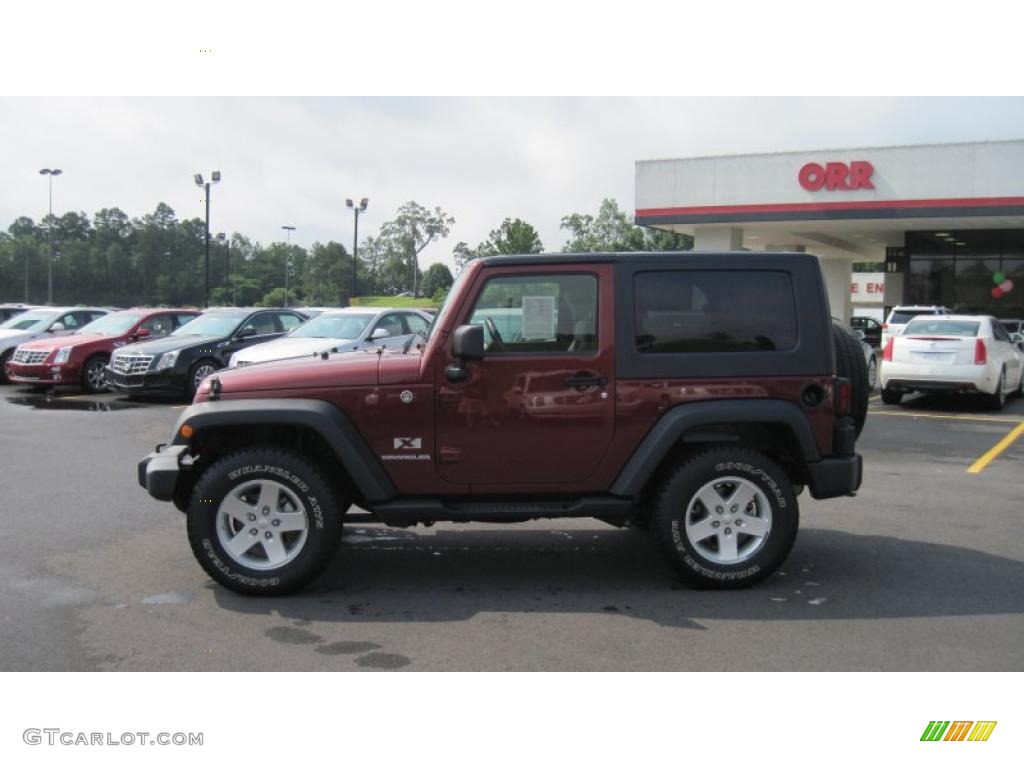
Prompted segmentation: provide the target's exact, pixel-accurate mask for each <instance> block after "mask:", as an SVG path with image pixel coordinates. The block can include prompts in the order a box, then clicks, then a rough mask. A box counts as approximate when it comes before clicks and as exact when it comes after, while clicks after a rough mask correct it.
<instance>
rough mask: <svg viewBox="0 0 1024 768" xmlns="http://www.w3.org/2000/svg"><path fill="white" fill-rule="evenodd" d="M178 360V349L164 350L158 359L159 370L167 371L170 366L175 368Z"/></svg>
mask: <svg viewBox="0 0 1024 768" xmlns="http://www.w3.org/2000/svg"><path fill="white" fill-rule="evenodd" d="M176 362H178V350H174V351H173V352H164V353H163V354H162V355H160V359H159V360H158V361H157V364H156V369H157V370H158V371H166V370H167V369H168V368H173V367H174V364H175V363H176Z"/></svg>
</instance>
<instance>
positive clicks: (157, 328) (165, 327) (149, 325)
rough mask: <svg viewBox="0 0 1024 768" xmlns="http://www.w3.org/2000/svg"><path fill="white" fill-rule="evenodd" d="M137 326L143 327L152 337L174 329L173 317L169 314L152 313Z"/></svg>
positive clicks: (165, 333)
mask: <svg viewBox="0 0 1024 768" xmlns="http://www.w3.org/2000/svg"><path fill="white" fill-rule="evenodd" d="M139 328H145V329H146V330H147V331H149V335H150V336H153V337H156V336H166V335H167V334H169V333H170V332H171V331H173V330H174V318H173V317H172V316H171V315H153V316H152V317H148V318H146V319H145V320H143V321H142V324H141V325H140V326H139Z"/></svg>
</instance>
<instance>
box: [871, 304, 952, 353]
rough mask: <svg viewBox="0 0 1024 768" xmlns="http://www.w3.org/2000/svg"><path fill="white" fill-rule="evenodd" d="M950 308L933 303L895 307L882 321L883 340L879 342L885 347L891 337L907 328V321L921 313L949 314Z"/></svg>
mask: <svg viewBox="0 0 1024 768" xmlns="http://www.w3.org/2000/svg"><path fill="white" fill-rule="evenodd" d="M948 314H950V310H949V309H947V308H946V307H940V306H938V305H937V304H933V305H932V306H930V307H925V306H918V305H916V304H915V305H912V306H910V305H901V306H898V307H893V308H892V310H891V311H890V312H889V316H888V317H887V318H885V322H884V323H882V340H881V341H880V342H879V346H881V348H882V349H885V345H886V344H887V343H888V341H889V339H890V338H892V337H893V336H899V335H900V333H901V332H902V331H903V329H904V328H906V326H907V323H909V322H910V321H911V320H913V319H914V318H915V317H919V316H920V315H948Z"/></svg>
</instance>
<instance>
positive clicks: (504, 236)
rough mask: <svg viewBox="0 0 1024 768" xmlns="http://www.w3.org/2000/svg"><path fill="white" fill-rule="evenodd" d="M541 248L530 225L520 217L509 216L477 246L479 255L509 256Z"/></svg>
mask: <svg viewBox="0 0 1024 768" xmlns="http://www.w3.org/2000/svg"><path fill="white" fill-rule="evenodd" d="M543 250H544V244H543V243H542V242H541V241H540V235H538V234H537V230H536V229H534V228H533V226H532V225H530V224H527V223H526V222H525V221H523V220H522V219H510V218H506V219H505V220H504V221H503V222H501V226H499V227H498V228H497V229H492V230H491V234H490V235H489V236H488V237H487V239H486V240H485V241H484V242H482V243H480V245H479V246H477V253H478V254H479V255H480V256H509V255H513V254H521V253H540V252H541V251H543Z"/></svg>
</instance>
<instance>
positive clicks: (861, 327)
mask: <svg viewBox="0 0 1024 768" xmlns="http://www.w3.org/2000/svg"><path fill="white" fill-rule="evenodd" d="M850 327H851V328H853V330H855V331H860V332H861V333H863V334H864V341H866V342H867V343H868V344H870V345H871V346H872V347H880V346H882V324H881V323H880V322H878V321H877V320H875V318H873V317H852V318H850Z"/></svg>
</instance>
